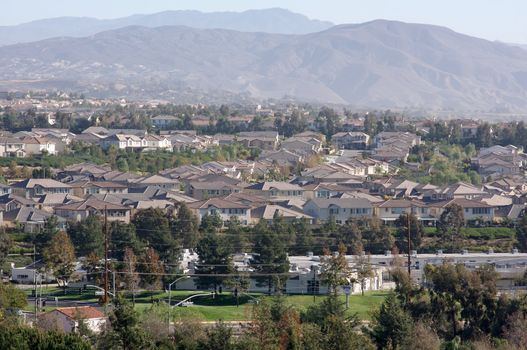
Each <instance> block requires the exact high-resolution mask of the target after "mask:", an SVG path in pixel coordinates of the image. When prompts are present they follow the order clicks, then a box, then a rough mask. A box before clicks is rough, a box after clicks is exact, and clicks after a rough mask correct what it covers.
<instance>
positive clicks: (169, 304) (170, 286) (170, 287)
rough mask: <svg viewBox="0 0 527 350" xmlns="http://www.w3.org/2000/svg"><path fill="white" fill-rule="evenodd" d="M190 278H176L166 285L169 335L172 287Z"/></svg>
mask: <svg viewBox="0 0 527 350" xmlns="http://www.w3.org/2000/svg"><path fill="white" fill-rule="evenodd" d="M185 278H190V276H181V277H179V278H176V279H175V280H174V281H173V282H172V283H170V284H169V285H168V332H169V333H170V317H171V316H172V285H173V284H176V282H178V281H181V280H182V279H185Z"/></svg>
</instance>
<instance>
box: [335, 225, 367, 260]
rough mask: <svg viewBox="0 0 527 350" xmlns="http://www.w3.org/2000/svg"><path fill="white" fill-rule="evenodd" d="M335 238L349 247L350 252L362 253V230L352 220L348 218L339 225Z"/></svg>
mask: <svg viewBox="0 0 527 350" xmlns="http://www.w3.org/2000/svg"><path fill="white" fill-rule="evenodd" d="M337 239H338V240H339V241H341V242H344V244H346V245H347V246H349V247H350V250H351V254H355V255H357V254H362V251H363V250H364V246H363V245H362V232H361V230H360V228H359V225H357V223H356V222H355V221H354V220H348V221H347V222H346V224H345V225H343V226H341V227H339V229H338V236H337Z"/></svg>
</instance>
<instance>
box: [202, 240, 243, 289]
mask: <svg viewBox="0 0 527 350" xmlns="http://www.w3.org/2000/svg"><path fill="white" fill-rule="evenodd" d="M196 251H197V253H198V256H199V262H198V264H197V265H196V274H197V275H207V276H203V277H198V285H199V287H200V288H203V289H208V288H211V287H212V288H214V290H216V289H217V288H218V287H219V286H220V285H221V284H222V282H223V281H225V280H226V279H227V278H228V277H227V276H210V275H225V274H232V273H233V272H234V264H233V262H232V253H233V250H232V248H231V246H230V244H229V241H228V239H227V237H225V236H219V235H217V234H215V233H206V234H205V236H204V237H203V238H202V239H201V240H200V241H199V242H198V245H197V248H196Z"/></svg>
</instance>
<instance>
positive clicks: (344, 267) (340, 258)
mask: <svg viewBox="0 0 527 350" xmlns="http://www.w3.org/2000/svg"><path fill="white" fill-rule="evenodd" d="M346 251H347V248H346V246H345V245H344V244H343V243H340V244H339V251H338V254H335V255H333V254H331V252H330V251H329V249H327V248H325V249H324V256H323V258H322V259H321V268H322V274H321V280H322V283H324V284H326V285H327V286H328V289H329V291H330V292H332V293H333V295H337V291H338V287H339V286H342V285H346V284H349V283H350V282H351V270H350V268H349V265H348V261H347V260H346Z"/></svg>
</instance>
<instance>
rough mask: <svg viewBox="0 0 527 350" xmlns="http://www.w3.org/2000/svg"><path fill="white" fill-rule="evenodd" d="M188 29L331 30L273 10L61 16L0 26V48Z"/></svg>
mask: <svg viewBox="0 0 527 350" xmlns="http://www.w3.org/2000/svg"><path fill="white" fill-rule="evenodd" d="M176 25H181V26H188V27H193V28H201V29H215V28H221V29H231V30H237V31H241V32H264V33H280V34H306V33H313V32H319V31H321V30H324V29H328V28H330V27H332V26H333V25H334V24H333V23H331V22H327V21H319V20H312V19H309V18H307V17H306V16H304V15H301V14H298V13H293V12H291V11H288V10H285V9H280V8H272V9H262V10H248V11H244V12H209V13H205V12H200V11H193V10H180V11H164V12H159V13H154V14H147V15H133V16H129V17H123V18H116V19H96V18H89V17H58V18H49V19H43V20H38V21H33V22H28V23H23V24H19V25H15V26H0V46H4V45H12V44H18V43H25V42H32V41H38V40H43V39H49V38H54V37H61V36H68V37H85V36H90V35H93V34H96V33H99V32H103V31H107V30H112V29H118V28H123V27H128V26H144V27H161V26H176Z"/></svg>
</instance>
